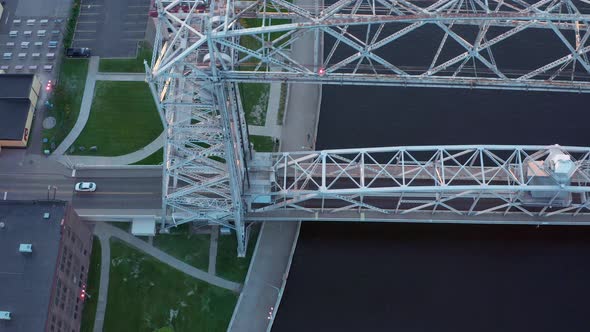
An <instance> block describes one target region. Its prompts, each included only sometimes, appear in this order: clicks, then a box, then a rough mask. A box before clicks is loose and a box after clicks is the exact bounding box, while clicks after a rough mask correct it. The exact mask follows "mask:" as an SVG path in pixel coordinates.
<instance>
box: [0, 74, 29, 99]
mask: <svg viewBox="0 0 590 332" xmlns="http://www.w3.org/2000/svg"><path fill="white" fill-rule="evenodd" d="M33 77H35V76H34V75H33V74H2V75H0V98H29V93H30V92H31V86H32V85H33Z"/></svg>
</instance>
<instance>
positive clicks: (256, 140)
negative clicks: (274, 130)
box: [250, 135, 275, 152]
mask: <svg viewBox="0 0 590 332" xmlns="http://www.w3.org/2000/svg"><path fill="white" fill-rule="evenodd" d="M250 142H252V144H254V150H256V151H258V152H273V150H274V147H275V143H274V142H273V140H272V137H269V136H257V135H250Z"/></svg>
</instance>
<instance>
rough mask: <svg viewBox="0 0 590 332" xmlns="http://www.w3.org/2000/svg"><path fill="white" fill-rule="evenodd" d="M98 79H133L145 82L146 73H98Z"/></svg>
mask: <svg viewBox="0 0 590 332" xmlns="http://www.w3.org/2000/svg"><path fill="white" fill-rule="evenodd" d="M96 80H97V81H133V82H145V74H143V73H98V74H96Z"/></svg>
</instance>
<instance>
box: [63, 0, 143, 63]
mask: <svg viewBox="0 0 590 332" xmlns="http://www.w3.org/2000/svg"><path fill="white" fill-rule="evenodd" d="M149 6H150V0H82V6H81V9H80V16H79V17H78V24H77V26H76V33H75V34H74V42H73V47H88V48H90V49H92V55H98V56H100V57H106V58H119V57H134V56H135V55H136V51H137V43H138V42H139V41H141V40H143V39H144V38H145V30H146V25H147V20H148V10H149Z"/></svg>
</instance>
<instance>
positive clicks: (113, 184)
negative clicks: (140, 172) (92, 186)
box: [72, 177, 162, 209]
mask: <svg viewBox="0 0 590 332" xmlns="http://www.w3.org/2000/svg"><path fill="white" fill-rule="evenodd" d="M76 181H77V182H94V183H96V191H95V192H76V193H74V195H73V198H72V204H73V205H74V207H75V208H77V209H158V208H160V207H161V205H162V204H161V202H162V199H161V196H162V181H161V180H160V178H154V177H147V178H138V177H136V178H124V177H120V178H102V177H77V178H76Z"/></svg>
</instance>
